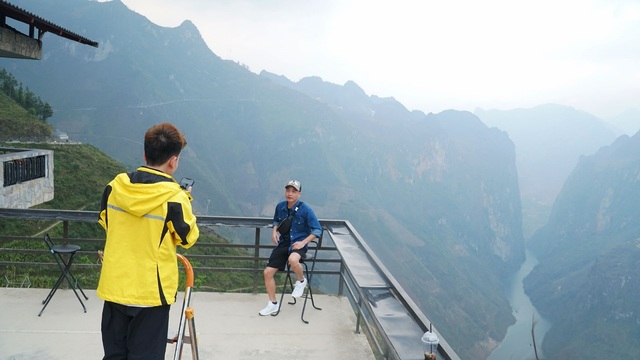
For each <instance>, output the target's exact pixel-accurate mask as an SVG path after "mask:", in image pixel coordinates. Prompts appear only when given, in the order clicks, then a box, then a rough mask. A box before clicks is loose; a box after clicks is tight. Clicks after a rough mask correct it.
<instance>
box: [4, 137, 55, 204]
mask: <svg viewBox="0 0 640 360" xmlns="http://www.w3.org/2000/svg"><path fill="white" fill-rule="evenodd" d="M42 155H44V156H45V157H46V161H45V164H46V169H45V176H44V177H41V178H37V179H33V180H27V181H22V182H19V183H17V184H13V185H6V186H5V181H4V179H5V173H4V168H5V167H4V163H5V162H11V161H15V160H21V159H28V158H32V157H36V156H42ZM0 165H2V166H0V179H1V180H2V187H1V188H0V207H3V208H13V209H27V208H30V207H32V206H35V205H38V204H42V203H44V202H47V201H50V200H53V196H54V191H53V190H54V189H53V180H54V179H53V151H51V150H35V149H15V148H0Z"/></svg>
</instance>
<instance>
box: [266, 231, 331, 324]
mask: <svg viewBox="0 0 640 360" xmlns="http://www.w3.org/2000/svg"><path fill="white" fill-rule="evenodd" d="M308 246H309V249H308V250H307V253H306V255H305V257H304V258H302V259H300V264H302V266H304V273H305V277H306V278H307V287H306V288H305V291H304V293H303V294H302V297H304V305H303V306H302V313H301V314H300V319H301V320H302V322H304V323H305V324H308V323H309V322H308V321H307V320H305V319H304V311H305V309H306V308H307V300H309V298H311V305H312V306H313V307H314V308H315V309H316V310H322V308H319V307H317V306H316V303H315V301H314V300H313V290H312V289H311V279H312V277H313V270H314V269H315V267H316V258H317V256H318V248H319V247H320V245H318V241H316V240H313V241H311V242H310V243H309V244H308ZM308 263H311V268H309V266H308ZM287 286H289V287H290V288H291V290H290V291H293V280H292V279H291V265H289V263H288V262H287V275H286V277H285V280H284V285H283V286H282V295H280V302H279V303H278V311H277V312H276V313H275V314H273V316H276V315H278V314H279V313H280V308H281V307H282V300H283V299H284V294H285V293H286V292H287ZM296 302H297V301H296V298H293V301H289V302H288V304H289V305H295V304H296Z"/></svg>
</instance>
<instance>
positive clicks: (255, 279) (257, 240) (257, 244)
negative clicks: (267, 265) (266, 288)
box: [253, 227, 260, 294]
mask: <svg viewBox="0 0 640 360" xmlns="http://www.w3.org/2000/svg"><path fill="white" fill-rule="evenodd" d="M254 246H255V248H254V252H253V258H254V259H255V260H253V268H254V270H255V271H254V272H253V293H254V294H255V293H256V292H258V274H259V270H260V269H259V266H260V228H259V227H257V228H256V236H255V239H254Z"/></svg>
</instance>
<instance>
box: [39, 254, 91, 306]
mask: <svg viewBox="0 0 640 360" xmlns="http://www.w3.org/2000/svg"><path fill="white" fill-rule="evenodd" d="M78 250H80V246H78V245H72V244H62V245H54V246H52V247H51V254H52V255H53V257H54V258H55V259H56V262H57V263H58V267H60V270H61V271H62V273H61V274H60V276H59V277H58V280H57V281H56V283H55V285H53V288H52V289H51V291H50V292H49V295H47V298H46V299H44V300H43V301H42V303H43V304H44V306H43V307H42V310H40V313H39V314H38V316H40V315H42V312H43V311H44V309H45V308H46V307H47V305H49V301H51V298H52V297H53V295H54V294H55V293H56V291H57V290H58V287H60V284H62V281H63V280H64V279H67V282H68V283H69V286H70V287H71V289H73V292H74V293H75V294H76V297H77V298H78V301H80V305H82V308H83V309H84V312H85V313H86V312H87V308H86V307H85V306H84V303H83V302H82V299H81V298H80V295H78V292H77V291H76V288H77V289H78V290H80V292H81V293H82V295H83V296H84V298H85V299H86V300H89V298H88V297H87V295H86V294H85V293H84V291H82V288H81V287H80V284H78V280H77V279H76V278H75V276H73V273H72V272H71V265H73V258H74V256H75V255H76V251H78ZM63 255H64V256H63ZM65 256H66V257H67V260H65ZM71 280H73V281H71Z"/></svg>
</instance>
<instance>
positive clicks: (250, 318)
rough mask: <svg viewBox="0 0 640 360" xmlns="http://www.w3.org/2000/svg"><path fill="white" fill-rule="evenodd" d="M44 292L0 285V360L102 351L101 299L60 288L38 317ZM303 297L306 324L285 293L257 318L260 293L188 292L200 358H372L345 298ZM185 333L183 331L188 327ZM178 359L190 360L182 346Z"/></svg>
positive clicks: (88, 355) (175, 319) (72, 358)
mask: <svg viewBox="0 0 640 360" xmlns="http://www.w3.org/2000/svg"><path fill="white" fill-rule="evenodd" d="M48 292H49V289H24V288H22V289H21V288H0V360H63V359H64V360H76V359H77V360H87V359H101V358H102V356H103V352H102V342H101V336H100V317H101V313H102V304H103V301H102V300H101V299H99V298H98V297H97V296H96V294H95V290H85V293H86V294H87V296H88V297H89V300H87V301H85V305H86V307H87V312H86V313H84V312H83V309H82V306H81V305H80V303H79V302H78V300H77V299H76V297H75V295H74V293H73V291H72V290H68V289H67V290H65V289H61V290H58V292H57V293H56V294H55V296H54V297H53V299H52V300H51V302H50V303H49V305H48V307H47V308H46V310H45V311H44V313H43V314H42V316H40V317H38V313H39V312H40V309H41V308H42V300H44V298H45V297H46V296H47V294H48ZM183 297H184V295H183V294H182V293H180V294H179V295H178V301H177V302H176V303H175V304H174V305H172V307H171V313H172V315H171V322H170V325H169V326H170V330H175V331H177V328H178V323H179V320H180V311H181V307H182V302H183ZM314 298H315V301H316V305H317V306H319V307H321V308H322V310H316V309H314V308H313V307H311V301H310V300H309V301H308V302H307V309H306V312H305V319H306V320H308V321H309V324H305V323H303V322H302V321H301V319H300V312H301V310H302V301H298V303H297V304H296V305H289V304H287V301H288V300H290V299H291V297H290V296H285V301H284V304H283V305H282V310H281V312H280V314H279V315H278V316H275V317H273V316H264V317H263V316H259V315H258V311H259V310H260V309H261V308H263V307H264V306H265V305H266V303H267V296H266V295H265V294H233V293H209V292H194V293H193V295H192V297H191V306H192V307H193V308H194V312H195V325H196V332H197V333H198V342H199V347H198V349H199V354H200V359H202V360H210V359H224V360H234V359H251V360H255V359H260V360H271V359H273V360H284V359H305V360H314V359H318V360H320V359H322V360H326V359H344V360H350V359H353V360H355V359H358V360H363V359H371V360H373V359H375V357H374V355H373V353H372V351H371V347H370V346H369V343H368V342H367V339H366V337H365V336H364V334H356V333H355V315H354V313H353V311H352V310H351V307H350V305H349V302H348V300H347V299H346V298H343V297H337V296H332V295H315V296H314ZM187 332H188V331H187ZM174 352H175V345H171V344H169V345H167V354H166V357H165V359H173V356H174ZM182 358H183V359H193V357H192V354H191V350H190V347H189V345H188V344H185V345H184V349H183V351H182Z"/></svg>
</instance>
